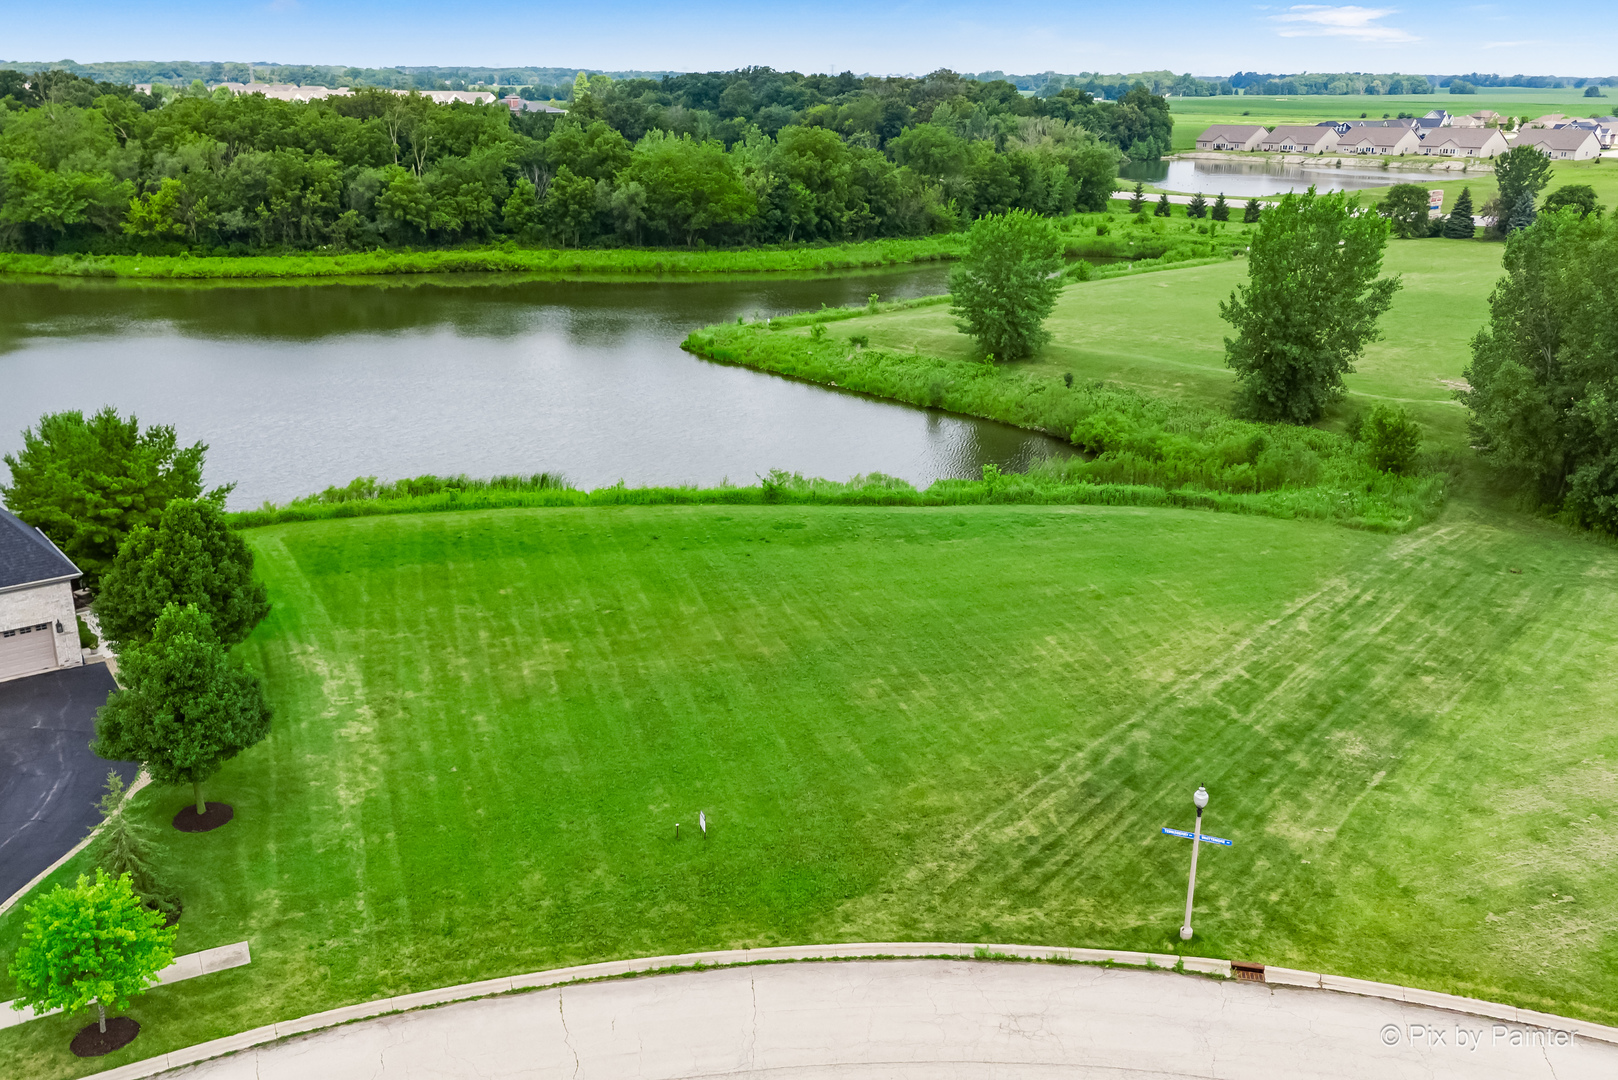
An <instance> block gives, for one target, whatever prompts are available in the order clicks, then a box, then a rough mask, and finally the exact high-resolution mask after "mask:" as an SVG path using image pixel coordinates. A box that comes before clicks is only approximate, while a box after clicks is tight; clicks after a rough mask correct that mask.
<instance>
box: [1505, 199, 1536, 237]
mask: <svg viewBox="0 0 1618 1080" xmlns="http://www.w3.org/2000/svg"><path fill="white" fill-rule="evenodd" d="M1538 216H1539V213H1538V212H1537V211H1536V210H1535V209H1534V193H1533V192H1532V191H1525V192H1523V193H1522V194H1521V195H1519V196H1517V205H1516V206H1513V207H1512V208H1511V216H1510V217H1508V218H1506V232H1516V231H1517V230H1518V229H1526V228H1528V226H1530V225H1532V224H1533V223H1534V219H1535V218H1536V217H1538Z"/></svg>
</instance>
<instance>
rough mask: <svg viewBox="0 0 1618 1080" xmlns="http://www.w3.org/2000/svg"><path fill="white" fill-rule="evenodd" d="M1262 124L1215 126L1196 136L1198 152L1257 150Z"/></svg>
mask: <svg viewBox="0 0 1618 1080" xmlns="http://www.w3.org/2000/svg"><path fill="white" fill-rule="evenodd" d="M1267 134H1268V132H1266V131H1265V130H1264V125H1263V124H1215V125H1213V126H1212V127H1210V128H1209V129H1208V130H1207V131H1204V132H1203V133H1202V134H1201V135H1198V136H1197V149H1198V150H1257V149H1258V144H1259V140H1261V139H1263V138H1264V136H1265V135H1267Z"/></svg>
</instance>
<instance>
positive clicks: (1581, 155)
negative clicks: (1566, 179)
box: [1517, 127, 1601, 161]
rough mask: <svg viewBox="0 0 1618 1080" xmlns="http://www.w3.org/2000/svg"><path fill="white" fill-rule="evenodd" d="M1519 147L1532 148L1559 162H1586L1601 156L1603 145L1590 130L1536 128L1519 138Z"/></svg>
mask: <svg viewBox="0 0 1618 1080" xmlns="http://www.w3.org/2000/svg"><path fill="white" fill-rule="evenodd" d="M1517 145H1518V146H1532V147H1533V148H1534V149H1536V150H1538V151H1539V152H1540V153H1542V154H1544V155H1545V156H1546V157H1548V158H1554V159H1556V160H1558V161H1585V160H1588V159H1589V158H1593V157H1599V156H1601V143H1600V141H1599V140H1598V139H1597V138H1596V133H1595V132H1593V131H1591V130H1590V129H1589V128H1580V127H1560V128H1551V129H1550V130H1548V131H1547V130H1545V129H1543V128H1535V129H1531V130H1528V131H1524V132H1523V133H1522V134H1521V135H1518V136H1517Z"/></svg>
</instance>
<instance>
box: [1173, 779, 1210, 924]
mask: <svg viewBox="0 0 1618 1080" xmlns="http://www.w3.org/2000/svg"><path fill="white" fill-rule="evenodd" d="M1191 805H1193V806H1195V807H1196V808H1197V831H1196V835H1195V836H1194V837H1193V838H1192V840H1191V882H1190V884H1188V885H1187V886H1186V887H1185V922H1184V923H1182V924H1181V925H1180V940H1181V941H1190V940H1191V900H1192V898H1193V897H1194V896H1196V894H1197V849H1198V848H1200V847H1201V846H1202V811H1203V810H1204V809H1205V808H1206V807H1207V805H1208V789H1207V788H1205V787H1203V786H1202V785H1201V784H1198V785H1197V792H1196V794H1195V795H1193V796H1191Z"/></svg>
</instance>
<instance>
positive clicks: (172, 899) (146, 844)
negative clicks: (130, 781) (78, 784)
mask: <svg viewBox="0 0 1618 1080" xmlns="http://www.w3.org/2000/svg"><path fill="white" fill-rule="evenodd" d="M101 816H102V821H101V828H100V830H99V831H98V832H97V833H96V834H95V839H94V840H92V841H90V861H91V862H93V863H95V864H96V865H97V866H99V867H101V869H103V870H105V871H106V872H107V873H109V874H111V875H112V876H113V877H115V878H116V877H123V876H124V875H126V874H127V875H128V876H129V883H130V885H131V886H132V887H133V888H134V890H135V895H137V896H139V897H140V898H141V900H142V901H144V902H145V904H146V906H147V907H149V908H151V909H152V910H154V911H160V912H162V913H163V917H164V919H166V920H168V921H170V922H173V921H174V920H175V919H177V918H179V915H180V898H179V894H178V893H176V892H175V891H174V890H173V889H171V888H169V887H168V886H167V885H166V884H164V883H163V882H162V881H161V880H160V879H159V878H158V876H157V872H156V871H155V870H153V869H152V857H153V855H154V854H155V853H154V851H153V843H152V836H151V833H150V832H148V831H147V829H146V826H144V825H141V824H140V823H139V822H137V821H135V820H134V819H133V818H131V817H130V816H129V815H128V814H127V813H125V812H124V780H123V777H121V776H119V775H118V774H117V773H115V772H109V773H108V774H107V793H106V794H105V795H103V796H102V797H101Z"/></svg>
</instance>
